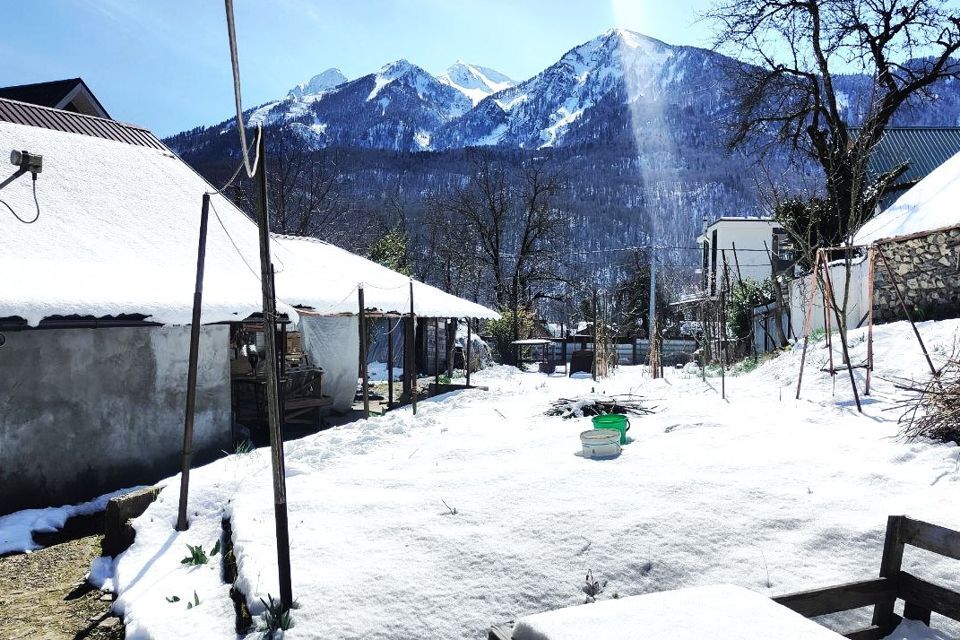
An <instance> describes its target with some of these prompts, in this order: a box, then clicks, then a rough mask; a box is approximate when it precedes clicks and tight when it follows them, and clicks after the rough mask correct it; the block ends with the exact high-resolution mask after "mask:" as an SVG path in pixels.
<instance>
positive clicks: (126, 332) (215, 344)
mask: <svg viewBox="0 0 960 640" xmlns="http://www.w3.org/2000/svg"><path fill="white" fill-rule="evenodd" d="M4 335H5V337H6V344H4V345H3V346H2V347H0V487H2V489H0V513H7V512H10V511H15V510H18V509H23V508H26V507H37V506H45V505H60V504H68V503H72V502H78V501H82V500H86V499H89V498H91V497H94V496H96V495H99V494H102V493H105V492H107V491H110V490H113V489H118V488H122V487H129V486H132V485H136V484H141V483H150V482H155V481H157V480H160V479H161V478H163V477H165V476H167V475H171V474H173V473H176V472H177V471H178V470H179V468H180V461H179V456H180V449H181V445H182V442H183V416H184V406H185V403H186V384H187V358H188V352H189V344H190V339H189V336H190V328H189V327H142V328H141V327H137V328H106V329H52V330H37V331H18V332H9V333H6V334H4ZM228 341H229V329H228V327H226V326H206V327H203V331H202V333H201V340H200V359H199V370H198V385H197V415H196V424H195V439H194V452H195V457H194V460H195V462H203V461H205V460H208V459H212V458H213V457H214V456H215V455H216V454H217V452H219V451H220V449H228V450H229V445H230V374H229V363H228Z"/></svg>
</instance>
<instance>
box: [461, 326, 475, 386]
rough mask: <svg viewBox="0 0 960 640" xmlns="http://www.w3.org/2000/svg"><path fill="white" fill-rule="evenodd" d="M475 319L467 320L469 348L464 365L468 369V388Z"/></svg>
mask: <svg viewBox="0 0 960 640" xmlns="http://www.w3.org/2000/svg"><path fill="white" fill-rule="evenodd" d="M472 325H473V318H467V348H466V356H464V359H463V364H464V366H465V367H466V369H467V386H468V387H469V386H470V346H471V345H470V343H471V342H473V327H472Z"/></svg>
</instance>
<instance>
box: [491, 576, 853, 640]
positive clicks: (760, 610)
mask: <svg viewBox="0 0 960 640" xmlns="http://www.w3.org/2000/svg"><path fill="white" fill-rule="evenodd" d="M511 632H512V635H511ZM490 637H491V638H494V639H496V640H507V639H509V640H534V639H536V640H585V639H589V638H603V639H604V640H640V639H642V640H705V639H709V640H838V639H840V638H843V636H841V635H840V634H838V633H834V632H833V631H830V630H829V629H827V628H826V627H823V626H820V625H819V624H817V623H816V622H814V621H812V620H809V619H807V618H804V617H803V616H801V615H800V614H798V613H795V612H794V611H791V610H790V609H788V608H786V607H784V606H782V605H779V604H777V603H776V602H774V601H773V600H771V599H770V598H768V597H767V596H765V595H762V594H759V593H755V592H753V591H750V590H749V589H744V588H743V587H735V586H732V585H717V586H707V587H691V588H689V589H678V590H676V591H661V592H657V593H649V594H646V595H642V596H630V597H626V598H620V599H617V600H614V599H605V600H600V601H598V602H596V603H593V604H589V605H578V606H573V607H566V608H564V609H556V610H554V611H547V612H545V613H538V614H534V615H530V616H526V617H524V618H521V619H520V620H518V621H517V623H516V624H515V625H513V628H512V629H510V627H509V625H507V626H502V627H495V628H494V629H493V630H492V631H491V633H490Z"/></svg>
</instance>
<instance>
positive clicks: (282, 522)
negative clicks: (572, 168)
mask: <svg viewBox="0 0 960 640" xmlns="http://www.w3.org/2000/svg"><path fill="white" fill-rule="evenodd" d="M258 137H259V141H258V143H257V157H258V158H259V159H260V160H259V162H258V163H257V173H256V185H257V223H258V226H259V227H260V285H261V288H262V293H263V324H264V332H263V333H264V341H265V342H266V361H267V363H268V365H267V366H265V367H264V372H265V373H266V376H267V419H268V421H269V424H270V450H271V459H272V466H273V507H274V509H273V511H274V519H275V521H276V532H277V572H278V574H279V578H280V603H281V605H282V606H283V608H284V610H289V609H290V607H291V606H293V587H292V585H291V580H290V531H289V526H288V522H287V484H286V471H285V464H284V459H283V434H282V432H281V425H280V424H279V418H280V409H279V400H278V387H277V368H276V366H275V363H276V362H277V345H276V342H277V334H276V331H275V324H276V320H277V310H276V307H275V298H274V292H273V277H272V275H273V274H272V269H273V266H272V263H271V262H270V217H269V213H268V211H267V172H266V165H267V163H266V159H267V153H266V150H265V145H264V140H263V133H262V131H261V132H260V135H259V136H258ZM268 326H269V329H268V328H267V327H268Z"/></svg>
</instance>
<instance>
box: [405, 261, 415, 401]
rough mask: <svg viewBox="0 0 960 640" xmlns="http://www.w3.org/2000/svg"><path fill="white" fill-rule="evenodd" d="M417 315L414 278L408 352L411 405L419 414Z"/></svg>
mask: <svg viewBox="0 0 960 640" xmlns="http://www.w3.org/2000/svg"><path fill="white" fill-rule="evenodd" d="M416 339H417V315H416V314H415V313H414V312H413V279H411V280H410V335H408V336H407V353H408V354H409V357H410V405H411V407H413V415H417V351H416V346H415V345H414V342H416Z"/></svg>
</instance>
